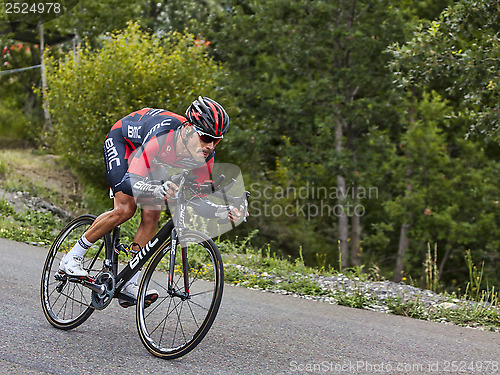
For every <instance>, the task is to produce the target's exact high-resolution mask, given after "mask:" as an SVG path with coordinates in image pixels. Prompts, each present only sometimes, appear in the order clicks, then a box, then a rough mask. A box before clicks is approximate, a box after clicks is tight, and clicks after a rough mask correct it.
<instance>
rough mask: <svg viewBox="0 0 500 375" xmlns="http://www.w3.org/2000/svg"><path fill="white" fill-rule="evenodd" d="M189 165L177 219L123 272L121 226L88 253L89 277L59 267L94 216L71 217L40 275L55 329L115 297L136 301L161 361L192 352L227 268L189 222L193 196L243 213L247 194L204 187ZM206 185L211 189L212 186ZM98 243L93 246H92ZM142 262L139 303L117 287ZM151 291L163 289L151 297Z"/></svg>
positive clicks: (145, 334)
mask: <svg viewBox="0 0 500 375" xmlns="http://www.w3.org/2000/svg"><path fill="white" fill-rule="evenodd" d="M188 174H189V172H188V171H187V170H184V171H183V172H182V173H181V174H180V175H178V176H177V181H178V186H179V190H178V193H177V195H176V198H175V200H176V202H175V203H176V205H175V214H174V218H177V219H176V220H175V224H174V220H172V219H170V220H169V221H168V222H167V223H166V224H165V225H164V226H163V227H162V228H161V229H160V230H159V231H158V233H157V234H156V235H155V236H154V237H153V238H152V239H151V241H149V242H148V244H147V245H146V246H144V248H142V249H141V250H140V251H138V252H137V253H136V254H133V256H132V258H131V259H130V261H128V263H127V264H126V265H125V266H124V267H121V268H122V269H121V271H120V272H118V269H119V262H118V255H119V254H120V253H121V252H124V253H130V250H128V249H127V246H125V245H123V244H121V243H120V227H117V228H115V229H114V230H113V231H112V233H108V234H107V235H106V236H104V237H103V238H102V239H100V240H99V241H98V242H97V243H96V244H94V246H93V247H92V248H91V249H90V250H89V251H87V254H86V257H85V258H84V269H86V270H87V271H88V273H89V277H83V278H82V277H72V276H68V275H67V274H64V273H61V272H59V270H58V268H59V262H60V260H61V259H62V257H63V256H64V254H65V253H67V252H68V251H69V250H70V249H71V247H72V246H73V245H74V244H75V243H76V241H78V239H79V238H80V237H81V236H82V234H83V233H85V231H86V230H87V228H88V227H89V226H90V225H91V224H92V223H93V222H94V220H95V218H96V217H95V216H92V215H83V216H80V217H77V218H76V219H74V220H73V221H71V222H70V223H69V224H68V225H66V227H65V228H64V229H63V230H62V231H61V233H60V234H59V235H58V237H57V238H56V240H55V241H54V243H53V244H52V247H51V248H50V250H49V252H48V255H47V258H46V261H45V264H44V268H43V273H42V280H41V300H42V307H43V312H44V314H45V317H46V318H47V320H48V321H49V322H50V324H52V325H53V326H54V327H56V328H58V329H62V330H70V329H73V328H75V327H78V326H79V325H80V324H82V323H83V322H85V321H86V320H87V319H88V318H89V317H90V316H91V315H92V313H93V312H94V311H95V310H103V309H104V308H106V307H107V306H109V304H110V303H111V302H112V300H113V298H120V299H124V300H129V302H131V303H132V304H136V323H137V329H138V332H139V336H140V339H141V341H142V343H143V344H144V346H145V347H146V348H147V349H148V350H149V351H150V352H151V353H152V354H153V355H155V356H158V357H161V358H164V359H174V358H178V357H181V356H183V355H185V354H187V353H188V352H190V351H191V350H193V349H194V348H195V347H196V346H197V345H198V344H199V343H200V342H201V340H203V338H204V337H205V335H206V334H207V332H208V331H209V330H210V327H211V326H212V323H213V322H214V319H215V317H216V315H217V312H218V310H219V306H220V304H221V300H222V292H223V287H224V270H223V264H222V259H221V255H220V253H219V250H218V248H217V245H216V244H215V243H214V241H213V240H212V239H211V238H210V237H209V236H207V235H206V234H204V233H202V232H200V231H196V230H192V229H189V228H188V227H187V226H186V219H185V215H186V210H187V208H188V206H189V199H188V197H189V196H196V195H198V196H199V194H207V193H209V194H212V195H214V196H216V197H219V198H223V199H224V200H225V201H226V202H229V203H230V204H232V205H233V206H235V207H239V208H240V210H241V211H243V217H244V218H245V217H246V212H247V207H248V195H249V193H248V192H244V194H243V195H242V196H241V197H233V196H229V195H228V194H227V191H228V190H229V189H230V188H231V184H234V182H235V180H234V179H233V180H232V181H231V182H230V183H229V184H228V185H226V186H225V187H224V188H221V187H220V182H221V181H222V180H223V179H224V176H223V175H221V176H220V177H219V178H218V179H217V181H216V182H215V183H213V184H211V185H210V186H208V187H206V188H205V190H206V191H202V190H200V189H199V187H196V186H195V184H194V183H192V182H193V181H192V179H191V180H190V179H189V177H191V176H188ZM207 189H208V190H207ZM94 249H95V250H94ZM143 267H145V270H144V272H143V274H142V278H141V281H140V284H139V292H138V295H137V301H135V300H133V299H131V298H130V297H128V296H126V295H124V294H122V293H121V292H120V291H121V289H122V288H123V286H124V285H125V284H126V282H127V281H129V280H130V279H131V278H132V276H133V275H134V274H135V273H136V272H138V271H139V270H140V269H141V268H143ZM148 289H155V290H156V291H158V296H157V298H154V300H153V301H151V300H149V299H147V298H146V292H147V291H148Z"/></svg>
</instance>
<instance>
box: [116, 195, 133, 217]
mask: <svg viewBox="0 0 500 375" xmlns="http://www.w3.org/2000/svg"><path fill="white" fill-rule="evenodd" d="M120 198H122V199H120ZM127 198H128V196H126V197H119V199H117V197H116V196H115V207H114V208H113V211H114V213H115V215H116V216H117V217H118V218H119V221H120V222H122V223H124V222H125V221H127V220H128V219H130V218H131V217H132V216H134V213H135V210H136V208H137V205H136V203H135V201H134V199H133V198H132V199H127Z"/></svg>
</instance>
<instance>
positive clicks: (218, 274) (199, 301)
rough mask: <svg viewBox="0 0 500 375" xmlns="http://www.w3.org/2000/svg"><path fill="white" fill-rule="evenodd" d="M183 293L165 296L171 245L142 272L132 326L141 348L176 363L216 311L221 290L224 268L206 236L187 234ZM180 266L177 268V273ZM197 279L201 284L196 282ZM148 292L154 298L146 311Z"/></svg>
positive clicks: (179, 285) (177, 278)
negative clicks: (182, 295) (186, 275)
mask: <svg viewBox="0 0 500 375" xmlns="http://www.w3.org/2000/svg"><path fill="white" fill-rule="evenodd" d="M183 238H185V240H186V242H187V244H188V264H189V268H188V269H189V294H190V298H188V299H185V300H182V299H181V298H180V297H179V296H173V295H171V294H169V293H168V278H169V275H168V264H169V258H170V256H169V254H170V252H169V251H164V249H167V250H169V248H168V246H170V244H171V241H170V240H168V241H166V242H165V244H164V245H163V246H162V247H161V248H160V249H159V250H158V252H157V253H156V254H155V256H154V257H153V260H152V261H151V262H150V263H149V265H148V267H147V269H146V270H145V272H144V274H143V277H142V279H141V283H140V286H139V293H138V302H137V307H136V323H137V329H138V331H139V336H140V338H141V341H142V343H143V344H144V346H145V347H146V348H147V349H148V350H149V352H151V353H152V354H153V355H155V356H157V357H160V358H163V359H174V358H179V357H181V356H183V355H185V354H187V353H189V352H190V351H191V350H193V349H194V348H195V347H196V346H197V345H198V344H199V343H200V342H201V341H202V340H203V338H204V337H205V335H206V334H207V333H208V331H209V330H210V328H211V326H212V324H213V322H214V320H215V317H216V315H217V312H218V310H219V307H220V304H221V300H222V292H223V287H224V269H223V264H222V258H221V256H220V252H219V249H218V248H217V246H216V245H215V243H214V242H213V241H212V240H211V239H210V238H209V237H207V236H206V235H204V234H202V233H199V232H195V231H187V232H186V233H185V234H184V237H183ZM181 259H182V256H181V247H180V245H178V246H177V254H176V272H175V274H174V276H173V280H174V286H175V288H176V290H177V291H181V290H183V286H184V282H183V272H181V270H182V265H181V264H182V260H181ZM179 267H180V269H179ZM202 277H203V279H202ZM149 288H154V289H156V290H157V291H158V299H157V300H156V302H155V303H154V304H153V305H151V306H150V307H149V308H147V307H148V306H147V305H146V303H145V296H146V291H147V290H148V289H149Z"/></svg>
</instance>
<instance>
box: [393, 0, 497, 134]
mask: <svg viewBox="0 0 500 375" xmlns="http://www.w3.org/2000/svg"><path fill="white" fill-rule="evenodd" d="M499 33H500V3H499V2H498V1H497V0H487V1H475V0H460V1H458V2H457V3H456V4H454V5H453V6H451V7H449V8H447V9H446V10H445V11H443V12H442V14H441V16H440V17H439V19H438V20H437V21H433V22H430V23H429V22H427V23H424V25H423V26H420V27H419V28H418V29H417V31H416V33H415V37H414V38H413V39H412V40H410V41H409V42H407V43H404V44H401V45H400V44H395V45H394V46H393V47H392V49H391V51H392V53H393V54H394V56H395V59H394V61H393V63H392V67H393V69H394V71H395V72H396V74H397V78H398V81H399V83H400V84H401V85H402V86H404V87H410V86H420V87H422V86H425V87H427V88H428V89H430V90H435V91H437V92H439V93H440V94H441V95H442V96H443V97H444V98H445V99H448V100H449V101H450V103H452V105H453V106H454V109H455V117H456V118H457V119H462V120H464V119H465V120H466V121H467V125H468V127H469V129H470V132H471V133H474V132H476V133H479V134H484V135H488V136H491V137H493V138H496V139H500V121H499V116H498V113H499V109H500V87H499V85H498V82H500V43H498V35H499Z"/></svg>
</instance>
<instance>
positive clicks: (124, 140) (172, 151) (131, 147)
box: [104, 108, 215, 196]
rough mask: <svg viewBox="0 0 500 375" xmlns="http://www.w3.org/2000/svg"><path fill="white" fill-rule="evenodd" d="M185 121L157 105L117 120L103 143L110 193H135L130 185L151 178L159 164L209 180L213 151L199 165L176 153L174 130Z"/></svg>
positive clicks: (175, 132)
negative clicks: (157, 107)
mask: <svg viewBox="0 0 500 375" xmlns="http://www.w3.org/2000/svg"><path fill="white" fill-rule="evenodd" d="M185 122H187V120H186V118H185V117H183V116H180V115H177V114H175V113H173V112H169V111H166V110H164V109H156V108H144V109H141V110H139V111H135V112H132V113H131V114H129V115H127V116H125V117H124V118H122V119H121V120H119V121H118V122H117V123H116V124H115V125H114V126H113V127H112V128H111V131H110V132H109V134H108V136H107V137H106V140H105V142H104V159H105V162H106V173H107V177H108V181H109V183H110V185H111V189H112V190H113V192H114V193H116V192H118V191H122V192H123V193H125V194H127V195H130V196H134V193H135V192H134V190H133V185H134V184H135V183H136V182H137V181H146V180H148V179H151V175H152V172H153V171H154V170H155V169H156V168H158V166H160V165H168V166H170V167H173V168H175V167H177V168H184V169H190V170H192V173H193V174H194V175H196V176H197V181H198V182H200V183H201V182H203V181H205V180H208V179H209V178H210V172H211V169H212V166H213V163H214V155H215V152H212V153H211V154H210V155H209V156H208V157H207V158H206V160H205V163H201V165H200V163H196V162H195V161H194V160H193V159H192V158H188V157H181V156H179V155H178V154H177V152H176V143H177V142H176V141H177V137H178V134H179V132H178V131H176V130H178V129H180V128H181V126H182V125H183V124H184V123H185Z"/></svg>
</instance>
